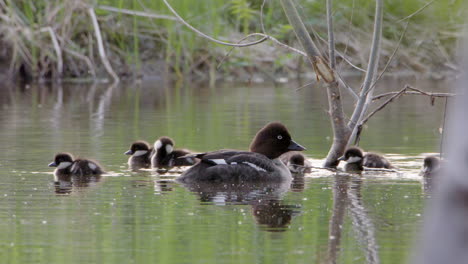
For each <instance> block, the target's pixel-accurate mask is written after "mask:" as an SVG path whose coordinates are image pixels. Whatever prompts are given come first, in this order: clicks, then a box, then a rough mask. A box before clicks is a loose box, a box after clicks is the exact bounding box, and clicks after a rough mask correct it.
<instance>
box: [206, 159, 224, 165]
mask: <svg viewBox="0 0 468 264" xmlns="http://www.w3.org/2000/svg"><path fill="white" fill-rule="evenodd" d="M210 161H212V162H214V163H216V164H217V165H225V164H227V163H226V161H225V160H224V159H210Z"/></svg>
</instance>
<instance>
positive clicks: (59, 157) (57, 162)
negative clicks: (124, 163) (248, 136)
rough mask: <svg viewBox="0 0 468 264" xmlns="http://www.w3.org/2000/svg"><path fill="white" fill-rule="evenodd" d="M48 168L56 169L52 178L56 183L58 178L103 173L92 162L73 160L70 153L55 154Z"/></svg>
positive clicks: (95, 163)
mask: <svg viewBox="0 0 468 264" xmlns="http://www.w3.org/2000/svg"><path fill="white" fill-rule="evenodd" d="M49 167H56V169H55V171H54V176H55V179H56V181H57V179H58V178H59V177H62V176H67V175H72V176H85V175H100V174H102V173H104V171H103V170H102V168H101V166H100V165H99V164H98V163H97V162H96V161H93V160H88V159H74V158H73V156H72V155H71V154H70V153H63V152H62V153H57V154H56V155H55V157H54V161H53V162H51V163H50V164H49Z"/></svg>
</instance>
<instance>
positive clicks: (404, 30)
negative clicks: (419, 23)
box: [371, 20, 410, 89]
mask: <svg viewBox="0 0 468 264" xmlns="http://www.w3.org/2000/svg"><path fill="white" fill-rule="evenodd" d="M409 22H410V20H408V21H407V22H406V25H405V28H404V29H403V33H402V34H401V36H400V39H399V40H398V43H397V46H396V48H395V50H393V53H392V55H391V56H390V58H389V59H388V62H387V64H385V67H384V68H383V70H382V72H381V73H380V74H379V76H378V77H377V79H375V81H374V83H373V84H372V86H371V89H373V88H374V87H375V85H376V84H377V82H378V81H379V80H380V78H382V76H383V75H384V73H385V72H386V71H387V68H388V66H389V65H390V63H391V62H392V61H393V58H394V57H395V55H396V53H397V51H398V49H399V48H400V45H401V42H402V40H403V37H404V36H405V34H406V31H407V30H408V25H409Z"/></svg>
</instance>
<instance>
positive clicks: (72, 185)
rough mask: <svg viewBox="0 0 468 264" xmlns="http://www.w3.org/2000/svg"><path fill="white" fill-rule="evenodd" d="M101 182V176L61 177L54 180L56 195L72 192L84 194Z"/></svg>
mask: <svg viewBox="0 0 468 264" xmlns="http://www.w3.org/2000/svg"><path fill="white" fill-rule="evenodd" d="M100 181H101V176H100V175H85V176H72V175H61V176H59V177H57V178H56V179H55V180H54V187H55V193H56V194H70V193H72V192H82V191H83V190H85V189H87V188H88V187H91V186H95V185H96V184H98V183H99V182H100Z"/></svg>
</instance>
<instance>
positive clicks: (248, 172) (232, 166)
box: [179, 150, 290, 182]
mask: <svg viewBox="0 0 468 264" xmlns="http://www.w3.org/2000/svg"><path fill="white" fill-rule="evenodd" d="M196 157H197V158H201V161H200V163H199V164H198V165H197V166H195V167H192V168H190V169H189V170H187V171H186V172H185V173H184V174H183V175H182V176H181V177H180V178H179V180H181V181H215V182H216V181H232V182H237V181H253V180H257V181H262V180H269V181H271V180H275V179H277V180H281V179H282V177H279V175H276V174H275V172H276V171H277V170H278V167H280V168H283V171H284V169H286V170H287V168H286V167H285V166H284V164H282V163H281V161H280V160H278V159H276V160H271V159H269V158H267V157H266V156H265V155H262V154H259V153H253V152H247V151H235V150H220V151H215V152H209V153H200V154H197V155H196ZM289 176H290V174H289Z"/></svg>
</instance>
